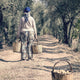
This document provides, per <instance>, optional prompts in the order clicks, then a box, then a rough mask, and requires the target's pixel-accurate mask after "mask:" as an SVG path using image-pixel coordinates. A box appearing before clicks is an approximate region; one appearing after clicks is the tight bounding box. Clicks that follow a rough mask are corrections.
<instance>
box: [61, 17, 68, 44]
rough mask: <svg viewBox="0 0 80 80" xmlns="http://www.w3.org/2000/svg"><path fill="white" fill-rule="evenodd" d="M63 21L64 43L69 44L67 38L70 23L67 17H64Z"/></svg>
mask: <svg viewBox="0 0 80 80" xmlns="http://www.w3.org/2000/svg"><path fill="white" fill-rule="evenodd" d="M62 20H63V33H64V40H63V42H64V43H66V44H68V37H67V27H68V23H66V21H65V17H62Z"/></svg>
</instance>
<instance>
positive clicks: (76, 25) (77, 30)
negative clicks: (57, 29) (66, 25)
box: [72, 19, 80, 39]
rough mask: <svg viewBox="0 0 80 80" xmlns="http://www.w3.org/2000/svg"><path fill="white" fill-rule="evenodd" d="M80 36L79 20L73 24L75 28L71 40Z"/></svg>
mask: <svg viewBox="0 0 80 80" xmlns="http://www.w3.org/2000/svg"><path fill="white" fill-rule="evenodd" d="M79 35H80V19H79V20H78V21H77V23H76V24H75V28H74V31H73V34H72V37H73V39H75V38H77V37H79Z"/></svg>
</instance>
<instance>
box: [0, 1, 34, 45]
mask: <svg viewBox="0 0 80 80" xmlns="http://www.w3.org/2000/svg"><path fill="white" fill-rule="evenodd" d="M0 2H1V3H0V32H1V34H2V35H3V36H4V39H5V42H6V44H8V45H9V46H11V45H12V43H13V42H14V40H15V38H16V32H17V27H18V25H19V22H20V18H21V15H22V14H23V10H24V8H25V7H26V6H31V5H32V0H2V1H0Z"/></svg>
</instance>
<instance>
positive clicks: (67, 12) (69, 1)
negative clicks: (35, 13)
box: [47, 0, 80, 46]
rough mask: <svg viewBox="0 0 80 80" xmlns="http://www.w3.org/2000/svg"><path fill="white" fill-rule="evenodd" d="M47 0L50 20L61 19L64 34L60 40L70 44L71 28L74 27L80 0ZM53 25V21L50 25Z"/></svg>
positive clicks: (79, 10) (79, 8)
mask: <svg viewBox="0 0 80 80" xmlns="http://www.w3.org/2000/svg"><path fill="white" fill-rule="evenodd" d="M47 2H48V8H49V14H50V17H51V21H52V22H54V21H56V20H57V19H60V20H61V21H60V22H61V23H62V31H63V34H64V35H63V39H62V41H63V42H64V43H67V44H69V46H71V42H72V28H73V27H74V23H75V22H74V21H75V19H76V16H78V15H79V13H80V0H60V1H58V0H53V1H52V0H47ZM58 22H59V21H58ZM58 22H56V23H55V24H57V23H58ZM53 25H54V23H52V26H53ZM59 26H60V25H59Z"/></svg>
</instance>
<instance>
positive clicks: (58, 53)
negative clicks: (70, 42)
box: [0, 35, 80, 80]
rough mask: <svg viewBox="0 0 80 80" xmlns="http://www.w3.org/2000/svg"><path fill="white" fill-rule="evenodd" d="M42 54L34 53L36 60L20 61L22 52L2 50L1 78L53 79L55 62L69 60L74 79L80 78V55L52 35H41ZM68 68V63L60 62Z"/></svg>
mask: <svg viewBox="0 0 80 80" xmlns="http://www.w3.org/2000/svg"><path fill="white" fill-rule="evenodd" d="M39 41H40V44H42V46H43V53H42V54H34V61H20V56H21V54H20V53H14V52H13V51H12V49H9V50H4V51H0V80H52V77H51V71H52V67H53V65H54V63H55V62H57V61H59V60H68V61H69V62H70V63H71V64H72V67H73V75H74V77H73V78H74V80H80V55H79V53H75V52H73V51H72V50H71V48H69V47H68V46H67V45H65V44H60V43H58V40H57V39H55V38H54V37H52V36H50V35H44V36H40V37H39ZM58 66H59V68H60V69H67V68H68V66H67V64H66V63H63V62H60V63H59V64H58Z"/></svg>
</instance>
